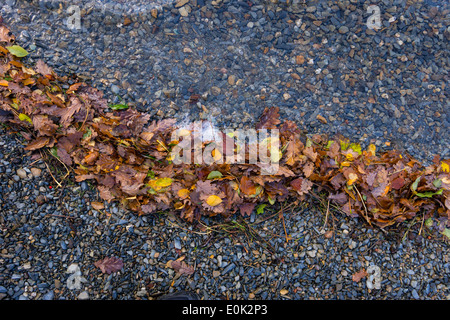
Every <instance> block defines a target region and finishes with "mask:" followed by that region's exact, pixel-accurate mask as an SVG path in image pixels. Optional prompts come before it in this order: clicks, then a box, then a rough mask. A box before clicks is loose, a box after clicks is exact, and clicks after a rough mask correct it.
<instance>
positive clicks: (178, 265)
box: [172, 260, 195, 275]
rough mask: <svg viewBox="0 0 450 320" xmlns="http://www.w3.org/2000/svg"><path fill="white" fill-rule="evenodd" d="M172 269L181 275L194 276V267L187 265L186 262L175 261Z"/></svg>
mask: <svg viewBox="0 0 450 320" xmlns="http://www.w3.org/2000/svg"><path fill="white" fill-rule="evenodd" d="M172 268H173V269H175V271H177V272H178V273H179V274H188V275H189V274H193V273H194V271H195V269H194V267H192V266H190V265H187V264H186V263H185V262H184V261H180V260H175V261H172Z"/></svg>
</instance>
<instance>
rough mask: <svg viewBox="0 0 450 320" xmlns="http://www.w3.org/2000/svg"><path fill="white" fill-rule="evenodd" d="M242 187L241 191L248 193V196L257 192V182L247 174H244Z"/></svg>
mask: <svg viewBox="0 0 450 320" xmlns="http://www.w3.org/2000/svg"><path fill="white" fill-rule="evenodd" d="M240 188H241V191H242V192H243V193H244V194H246V195H248V196H251V195H254V194H255V193H256V187H255V184H254V183H253V181H252V180H250V178H249V177H247V176H243V177H242V178H241V186H240Z"/></svg>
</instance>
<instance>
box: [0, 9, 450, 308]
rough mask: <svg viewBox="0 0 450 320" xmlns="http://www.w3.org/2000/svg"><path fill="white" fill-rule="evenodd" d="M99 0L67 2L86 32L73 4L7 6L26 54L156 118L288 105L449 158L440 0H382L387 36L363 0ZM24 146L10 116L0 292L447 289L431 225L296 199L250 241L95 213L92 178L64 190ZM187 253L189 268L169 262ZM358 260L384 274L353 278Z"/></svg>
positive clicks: (4, 137)
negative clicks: (111, 262) (72, 21)
mask: <svg viewBox="0 0 450 320" xmlns="http://www.w3.org/2000/svg"><path fill="white" fill-rule="evenodd" d="M103 3H106V4H108V5H107V8H106V9H104V7H103V6H101V5H100V2H95V1H72V2H71V4H73V5H75V6H77V5H79V8H80V14H81V17H82V19H81V21H80V26H81V28H80V29H70V28H69V27H67V24H66V21H67V18H68V17H70V16H71V13H70V12H68V11H67V9H68V6H69V5H68V3H67V2H63V1H14V0H5V4H4V5H3V6H2V7H1V9H0V10H1V15H2V16H3V17H4V19H5V21H6V23H7V24H8V25H9V26H10V27H11V29H12V31H13V32H14V33H15V34H16V35H17V38H18V39H17V41H18V43H19V44H20V45H22V46H23V47H25V48H26V49H27V50H29V51H30V52H31V54H30V56H29V58H27V59H29V60H30V61H32V60H36V59H38V58H42V59H44V60H45V61H46V62H48V63H49V64H50V65H51V66H53V67H54V68H55V69H57V70H58V71H59V72H61V73H65V74H67V73H76V74H81V75H84V76H85V77H86V79H87V80H88V81H90V83H92V85H93V86H95V87H98V88H100V89H102V90H105V93H106V94H107V96H108V97H109V98H110V99H111V101H113V102H114V101H116V102H117V101H120V99H124V100H125V101H126V102H127V103H129V104H135V105H136V106H137V107H138V108H140V109H145V110H148V111H149V112H150V113H151V114H152V115H153V116H154V117H155V118H162V117H176V118H178V119H180V120H186V119H190V120H198V119H199V118H203V119H210V120H213V121H214V120H215V122H216V123H217V125H218V126H221V127H225V126H226V127H230V126H231V127H246V126H248V125H251V124H252V123H253V122H254V121H255V119H256V116H257V115H259V114H260V113H261V111H262V110H263V109H264V107H266V106H272V105H276V106H279V107H280V108H281V112H280V113H281V115H282V117H283V118H285V119H294V120H296V121H297V122H298V123H299V124H301V125H303V126H304V127H305V129H306V130H307V131H309V132H327V133H330V134H333V133H341V134H343V135H345V136H348V137H351V138H352V139H353V140H361V141H364V143H369V142H375V143H376V144H377V145H379V146H382V145H383V144H384V143H385V141H392V142H393V143H394V144H395V145H396V146H399V147H402V148H404V149H405V150H407V151H408V152H409V153H411V154H412V155H413V156H415V157H417V158H419V159H422V160H423V161H429V160H431V159H432V156H433V154H434V153H438V154H440V155H441V156H443V157H445V156H447V157H448V155H449V147H448V141H449V135H448V134H449V131H448V127H449V121H450V118H449V108H448V99H447V97H448V88H447V87H448V70H449V68H448V61H449V60H448V52H449V50H448V49H449V48H448V37H449V30H448V27H449V20H448V13H449V11H448V8H447V6H448V5H447V4H446V2H445V1H434V2H432V1H425V2H417V3H416V2H414V3H412V1H411V2H405V1H381V2H380V3H379V7H380V10H381V13H382V22H383V29H382V30H380V31H378V32H373V31H371V30H370V29H367V27H366V21H367V19H368V17H369V16H370V14H369V13H367V11H366V8H367V4H365V2H362V1H361V2H360V1H341V2H338V3H335V2H332V1H308V5H303V4H302V3H301V1H293V3H294V5H288V6H287V5H285V4H284V3H283V2H279V3H273V2H271V1H267V2H260V3H256V2H254V1H253V2H252V1H220V0H217V1H212V2H208V1H202V0H197V1H194V0H190V1H176V2H173V3H172V2H171V3H168V4H167V5H165V6H159V5H158V3H156V4H155V6H154V7H153V6H152V7H151V8H150V7H148V6H147V7H146V6H145V5H144V1H129V2H127V4H124V2H123V1H122V2H121V1H108V2H103ZM177 3H179V4H180V5H179V6H178V5H177ZM181 3H184V4H183V5H181ZM155 9H156V11H155ZM392 17H395V21H393V22H389V19H391V18H392ZM391 20H392V19H391ZM300 56H301V57H300ZM303 60H304V61H303ZM89 79H90V80H89ZM194 94H198V95H199V96H200V97H199V101H198V102H196V103H190V102H189V99H190V97H191V96H192V95H194ZM119 97H120V99H119ZM319 115H320V116H322V117H323V118H324V119H325V121H324V120H323V119H322V118H320V117H319V118H318V116H319ZM318 119H321V120H318ZM324 122H326V123H324ZM22 143H23V142H22V140H21V138H20V137H19V136H17V135H13V134H10V133H7V131H6V130H5V128H3V127H1V128H0V195H1V198H0V208H1V210H0V213H1V214H0V248H1V251H0V299H19V300H20V299H33V300H34V299H48V300H52V299H127V300H129V299H155V298H158V297H159V296H160V295H161V294H164V293H169V292H175V291H179V290H192V291H196V292H197V293H198V294H199V295H200V296H201V297H202V298H203V299H226V298H228V299H440V300H441V299H448V298H450V296H449V294H450V292H449V287H448V280H449V272H450V270H449V267H450V265H449V262H448V243H447V241H446V240H445V239H444V238H443V236H439V235H434V234H428V232H429V230H428V229H427V228H426V227H425V226H423V225H422V224H421V221H416V222H415V223H414V224H413V225H411V226H410V227H411V228H410V229H407V227H409V226H407V227H404V228H401V229H392V230H390V231H388V232H382V231H380V230H378V229H372V228H370V227H368V226H366V225H365V224H364V223H363V222H361V221H359V220H354V219H350V218H347V217H344V216H341V215H339V214H337V213H335V214H334V218H335V219H333V216H329V217H328V218H327V225H326V226H325V227H324V220H325V214H324V212H325V210H324V208H322V207H320V205H319V204H317V203H313V204H310V205H305V206H304V207H297V208H295V209H294V210H292V212H291V210H288V211H287V212H286V213H285V215H284V217H285V221H284V222H285V225H284V226H283V223H282V221H281V220H279V218H278V216H275V217H273V218H270V219H267V220H265V221H264V219H266V218H268V217H269V216H270V215H271V214H273V213H275V211H273V212H266V214H265V215H263V216H259V215H255V214H253V216H252V217H251V218H250V219H249V220H248V223H250V225H251V226H252V227H253V228H254V230H256V231H257V233H258V235H253V237H250V236H248V232H247V233H242V232H241V233H239V232H236V233H232V232H223V229H222V232H219V231H220V230H221V229H214V228H215V227H214V225H215V223H217V221H215V220H209V219H205V220H204V221H203V223H205V224H207V225H209V229H208V228H207V229H203V230H200V229H196V228H193V227H192V226H190V225H188V224H185V223H183V222H182V221H179V220H178V219H177V218H176V217H173V216H172V215H171V214H170V213H167V214H162V215H151V216H142V217H138V216H135V215H134V214H133V213H131V212H128V211H126V210H123V209H122V208H121V207H120V206H119V205H118V204H115V203H112V204H108V203H105V209H103V210H99V211H97V210H94V209H93V208H92V206H91V201H99V199H100V198H99V197H98V195H97V194H96V192H95V189H94V188H93V187H92V186H91V185H89V184H88V183H81V184H74V183H72V182H70V180H65V182H64V188H60V187H58V186H57V185H56V183H55V182H54V180H53V179H52V177H51V176H50V175H49V173H48V169H47V167H46V165H45V163H44V162H42V160H38V161H36V160H32V159H31V158H30V154H29V153H26V152H24V150H23V148H22ZM236 223H239V224H243V222H242V221H240V220H239V219H237V218H236ZM236 223H234V228H237V227H236V225H237V224H236ZM232 225H233V223H232ZM211 228H212V229H211ZM212 230H218V231H212ZM285 230H286V231H285ZM232 231H236V229H232ZM419 232H420V235H419ZM286 234H287V235H289V236H290V239H289V240H288V241H287V239H286ZM108 256H116V257H119V258H121V259H122V260H123V261H124V268H123V270H122V271H121V272H118V273H113V274H111V275H107V274H102V273H101V272H100V270H99V269H98V268H96V267H95V266H94V262H95V261H97V260H99V259H102V258H104V257H108ZM182 256H184V257H185V258H184V260H183V261H185V262H186V263H187V264H189V265H192V266H194V267H195V272H194V273H193V274H192V275H181V276H180V275H178V274H177V273H176V272H175V271H174V270H173V269H172V268H170V267H168V263H169V262H170V261H171V260H175V259H177V258H180V257H182ZM362 269H364V270H366V271H367V270H371V269H373V270H374V274H372V275H368V276H366V277H365V278H362V279H361V280H360V281H358V282H356V281H353V279H352V277H353V275H355V274H356V273H358V272H360V271H361V270H362ZM75 278H76V279H78V280H80V281H79V282H76V281H75V282H74V281H73V280H74V279H75ZM369 278H370V279H369ZM373 278H376V279H375V280H374V279H373ZM368 280H369V281H368Z"/></svg>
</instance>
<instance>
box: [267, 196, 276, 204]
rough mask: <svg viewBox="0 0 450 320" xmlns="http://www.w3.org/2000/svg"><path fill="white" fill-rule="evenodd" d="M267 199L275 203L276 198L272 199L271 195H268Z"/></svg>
mask: <svg viewBox="0 0 450 320" xmlns="http://www.w3.org/2000/svg"><path fill="white" fill-rule="evenodd" d="M267 199H268V200H269V203H270V204H271V205H273V204H274V203H275V199H272V198H271V197H270V196H267Z"/></svg>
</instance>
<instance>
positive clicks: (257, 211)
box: [256, 203, 267, 214]
mask: <svg viewBox="0 0 450 320" xmlns="http://www.w3.org/2000/svg"><path fill="white" fill-rule="evenodd" d="M265 207H267V204H265V203H263V204H260V205H259V206H258V207H257V208H256V213H257V214H263V213H264V208H265Z"/></svg>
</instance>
